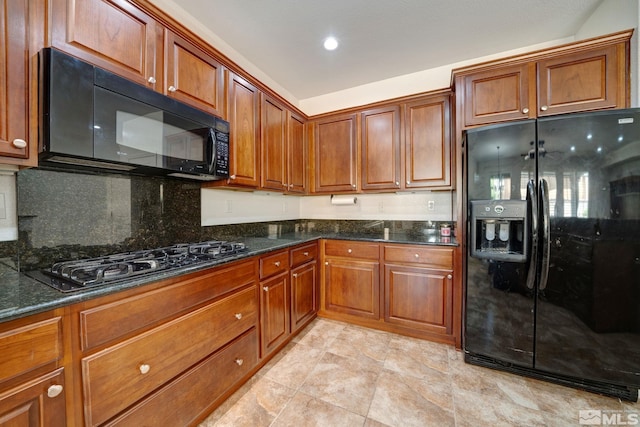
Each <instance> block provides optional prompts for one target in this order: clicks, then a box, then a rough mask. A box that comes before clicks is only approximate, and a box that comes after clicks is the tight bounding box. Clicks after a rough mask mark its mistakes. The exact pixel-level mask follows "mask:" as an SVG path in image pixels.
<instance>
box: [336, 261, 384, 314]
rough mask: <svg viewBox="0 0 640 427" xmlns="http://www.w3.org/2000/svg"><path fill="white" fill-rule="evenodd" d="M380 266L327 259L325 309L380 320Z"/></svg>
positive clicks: (364, 262) (368, 262)
mask: <svg viewBox="0 0 640 427" xmlns="http://www.w3.org/2000/svg"><path fill="white" fill-rule="evenodd" d="M379 273H380V264H379V263H378V262H372V261H357V260H350V259H339V258H326V261H325V265H324V280H325V283H324V305H325V307H324V309H325V310H327V311H334V312H338V313H344V314H349V315H353V316H358V317H364V318H368V319H379V318H380V278H379Z"/></svg>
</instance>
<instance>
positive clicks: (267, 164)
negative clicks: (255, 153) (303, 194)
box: [261, 96, 288, 191]
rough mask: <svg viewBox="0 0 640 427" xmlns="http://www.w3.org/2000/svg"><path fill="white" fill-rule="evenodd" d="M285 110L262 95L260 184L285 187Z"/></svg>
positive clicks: (284, 188)
mask: <svg viewBox="0 0 640 427" xmlns="http://www.w3.org/2000/svg"><path fill="white" fill-rule="evenodd" d="M287 113H288V112H287V110H286V109H285V108H284V107H282V106H281V105H279V104H278V103H276V102H274V101H273V100H272V99H270V98H269V97H267V96H263V97H262V122H261V129H262V132H261V144H262V145H261V152H262V174H261V186H262V188H265V189H271V190H277V191H285V190H286V189H287V186H288V184H287V167H286V166H287V140H286V138H287Z"/></svg>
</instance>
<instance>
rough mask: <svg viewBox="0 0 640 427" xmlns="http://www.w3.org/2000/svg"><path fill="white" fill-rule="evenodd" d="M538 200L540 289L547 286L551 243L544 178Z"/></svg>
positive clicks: (546, 190)
mask: <svg viewBox="0 0 640 427" xmlns="http://www.w3.org/2000/svg"><path fill="white" fill-rule="evenodd" d="M540 200H541V202H542V242H541V244H542V269H541V271H540V290H543V289H544V288H546V287H547V279H549V249H550V245H551V238H550V234H551V224H550V222H549V186H548V185H547V180H546V179H541V180H540Z"/></svg>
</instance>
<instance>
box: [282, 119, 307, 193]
mask: <svg viewBox="0 0 640 427" xmlns="http://www.w3.org/2000/svg"><path fill="white" fill-rule="evenodd" d="M288 132H289V134H288V136H287V152H288V153H287V157H288V160H289V162H288V165H287V166H288V170H287V181H288V187H287V191H289V192H290V193H299V194H305V193H306V192H307V159H308V158H309V156H308V149H307V147H308V144H307V135H306V125H305V123H304V119H303V118H302V117H299V116H297V115H294V114H289V120H288Z"/></svg>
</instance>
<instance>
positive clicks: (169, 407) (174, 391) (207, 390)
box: [108, 328, 258, 426]
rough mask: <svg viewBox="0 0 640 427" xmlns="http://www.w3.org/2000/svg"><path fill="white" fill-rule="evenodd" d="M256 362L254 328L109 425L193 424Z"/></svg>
mask: <svg viewBox="0 0 640 427" xmlns="http://www.w3.org/2000/svg"><path fill="white" fill-rule="evenodd" d="M257 363H258V333H257V331H256V329H255V328H254V329H251V330H250V331H249V332H247V333H245V334H244V335H243V336H241V337H240V338H238V339H237V340H236V341H234V342H233V343H231V344H230V345H228V346H227V347H225V348H224V349H222V350H220V351H219V352H218V353H216V354H214V355H213V356H211V357H209V358H207V359H206V360H204V361H203V362H202V363H200V364H198V365H197V366H195V367H194V368H193V369H191V370H189V371H188V372H187V373H185V374H184V375H182V376H180V377H179V378H178V379H177V380H175V381H172V382H171V383H170V384H169V385H167V386H166V387H164V388H163V389H161V390H160V391H159V392H157V393H155V394H153V395H152V396H151V397H149V398H148V399H145V400H144V401H142V402H141V403H140V404H139V405H136V406H135V407H133V408H132V409H131V410H129V411H127V412H126V413H124V414H123V415H122V416H121V417H118V418H117V419H116V420H114V421H113V422H111V423H109V424H108V425H119V426H143V425H149V426H160V425H175V426H178V425H182V426H186V425H191V424H192V423H193V421H194V420H195V419H196V418H198V416H199V415H201V414H202V412H203V411H204V410H207V409H208V408H209V406H210V405H211V404H212V403H213V402H214V401H215V400H216V399H218V398H219V397H220V396H222V394H224V393H225V392H226V391H227V390H229V389H230V388H231V387H233V385H234V384H236V383H237V382H238V381H240V380H241V379H242V377H243V376H245V375H246V374H247V373H248V372H249V371H250V370H251V369H253V367H254V366H256V364H257ZM176 396H180V398H179V399H176Z"/></svg>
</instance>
